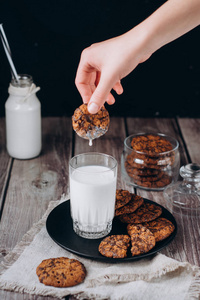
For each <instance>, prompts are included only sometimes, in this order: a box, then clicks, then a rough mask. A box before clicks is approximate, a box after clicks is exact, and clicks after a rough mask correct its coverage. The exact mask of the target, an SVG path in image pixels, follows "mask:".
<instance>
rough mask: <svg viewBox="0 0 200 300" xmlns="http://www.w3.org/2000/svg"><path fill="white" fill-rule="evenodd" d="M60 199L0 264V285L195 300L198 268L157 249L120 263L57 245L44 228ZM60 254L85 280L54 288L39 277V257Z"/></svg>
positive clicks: (41, 291)
mask: <svg viewBox="0 0 200 300" xmlns="http://www.w3.org/2000/svg"><path fill="white" fill-rule="evenodd" d="M64 200H66V198H64V197H63V198H62V200H59V201H52V202H50V205H49V208H48V210H47V211H46V213H45V215H44V216H43V218H42V219H41V220H40V221H39V222H38V223H37V224H35V225H33V227H32V228H31V229H30V230H29V231H28V232H27V233H26V234H25V235H24V237H23V239H22V241H21V242H20V243H19V244H18V245H17V246H16V247H15V248H14V249H13V251H12V252H11V253H9V254H8V255H7V256H6V257H5V259H4V261H3V262H2V264H1V271H0V288H1V289H3V290H9V291H15V292H21V293H29V294H35V295H43V296H54V297H57V298H59V299H61V298H63V297H65V296H67V295H76V297H77V299H95V300H98V299H111V300H118V299H120V300H125V299H126V300H128V299H134V300H137V299H138V300H143V299H144V300H148V299H149V300H150V299H151V300H154V299H155V300H156V299H162V300H168V299H169V300H171V299H174V300H179V299H180V300H183V299H185V300H187V299H200V298H199V297H200V269H199V268H198V267H196V266H192V265H191V264H189V263H187V262H178V261H176V260H174V259H171V258H169V257H166V256H165V255H162V254H156V255H154V256H150V257H147V258H144V259H141V260H138V261H133V262H126V263H114V264H111V263H104V262H97V261H94V260H90V259H84V258H82V257H78V256H76V255H74V254H72V253H70V252H68V251H66V250H65V249H62V248H61V247H59V246H58V245H57V244H55V242H54V241H53V240H52V239H51V238H50V237H49V235H48V233H47V231H46V226H45V223H46V218H47V216H48V214H49V213H50V211H51V210H52V209H53V208H54V207H56V206H57V205H58V204H59V203H61V202H62V201H64ZM60 256H65V257H69V258H75V259H78V260H79V261H81V262H82V263H83V264H84V265H85V267H86V270H87V276H86V278H85V281H84V282H83V283H81V284H79V285H77V286H74V287H70V288H55V287H50V286H45V285H43V284H42V283H40V282H39V280H38V277H37V275H36V268H37V266H38V265H39V264H40V263H41V261H42V260H44V259H47V258H53V257H60Z"/></svg>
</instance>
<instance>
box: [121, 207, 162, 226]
mask: <svg viewBox="0 0 200 300" xmlns="http://www.w3.org/2000/svg"><path fill="white" fill-rule="evenodd" d="M161 214H162V208H161V207H160V206H158V205H156V204H153V203H144V204H142V205H141V206H140V207H139V208H138V209H137V210H136V211H135V212H134V213H131V214H124V215H121V216H119V219H120V221H121V222H123V223H129V224H140V223H144V222H149V221H152V220H154V219H156V218H158V217H159V216H160V215H161Z"/></svg>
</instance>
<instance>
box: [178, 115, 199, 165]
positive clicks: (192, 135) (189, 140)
mask: <svg viewBox="0 0 200 300" xmlns="http://www.w3.org/2000/svg"><path fill="white" fill-rule="evenodd" d="M178 123H179V125H180V128H181V132H182V135H183V138H184V140H185V143H186V145H187V146H186V147H187V150H188V153H189V155H190V158H191V162H194V163H198V164H200V119H187V118H183V119H181V118H179V119H178Z"/></svg>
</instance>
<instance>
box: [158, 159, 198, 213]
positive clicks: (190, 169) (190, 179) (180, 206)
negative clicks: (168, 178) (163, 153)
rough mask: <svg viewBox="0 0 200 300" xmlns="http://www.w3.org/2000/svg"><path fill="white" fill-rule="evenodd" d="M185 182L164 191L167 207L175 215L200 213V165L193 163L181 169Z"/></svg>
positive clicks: (177, 183) (179, 182)
mask: <svg viewBox="0 0 200 300" xmlns="http://www.w3.org/2000/svg"><path fill="white" fill-rule="evenodd" d="M180 175H181V177H182V178H183V181H178V182H176V183H175V184H172V185H170V186H168V187H166V189H165V190H164V192H163V194H164V197H165V200H166V205H167V207H168V208H169V209H170V211H172V212H173V213H183V214H184V213H188V212H190V213H195V214H196V213H198V214H199V213H200V165H198V164H196V163H193V164H188V165H186V166H182V167H181V168H180Z"/></svg>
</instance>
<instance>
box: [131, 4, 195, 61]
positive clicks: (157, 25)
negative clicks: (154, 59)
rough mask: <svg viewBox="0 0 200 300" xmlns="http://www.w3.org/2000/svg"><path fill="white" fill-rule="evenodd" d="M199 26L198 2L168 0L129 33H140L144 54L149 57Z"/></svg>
mask: <svg viewBox="0 0 200 300" xmlns="http://www.w3.org/2000/svg"><path fill="white" fill-rule="evenodd" d="M199 24H200V0H168V1H167V2H165V3H164V4H163V5H162V6H161V7H160V8H159V9H157V10H156V11H155V12H154V13H153V14H152V15H151V16H150V17H148V18H147V19H146V20H145V21H143V22H142V23H140V24H139V25H138V26H136V27H135V28H133V29H132V30H131V31H135V30H137V31H138V32H139V33H140V32H141V34H142V35H143V37H144V42H145V45H146V49H145V50H146V52H147V53H146V54H147V55H151V54H152V53H153V52H155V51H156V50H158V49H159V48H161V47H162V46H164V45H165V44H167V43H169V42H171V41H173V40H175V39H177V38H178V37H180V36H182V35H183V34H185V33H187V32H188V31H190V30H191V29H193V28H195V27H196V26H198V25H199ZM131 31H130V34H131ZM134 35H135V34H134Z"/></svg>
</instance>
